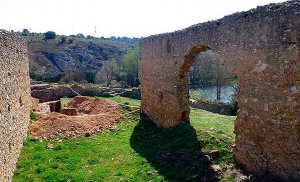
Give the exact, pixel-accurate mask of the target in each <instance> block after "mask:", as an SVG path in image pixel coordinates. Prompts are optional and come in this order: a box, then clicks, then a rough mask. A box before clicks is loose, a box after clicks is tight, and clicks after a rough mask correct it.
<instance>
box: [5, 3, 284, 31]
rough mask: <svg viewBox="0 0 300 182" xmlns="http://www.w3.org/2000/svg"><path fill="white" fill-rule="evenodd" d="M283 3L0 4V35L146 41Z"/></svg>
mask: <svg viewBox="0 0 300 182" xmlns="http://www.w3.org/2000/svg"><path fill="white" fill-rule="evenodd" d="M277 2H284V0H0V4H1V6H0V29H6V30H15V31H21V30H22V29H23V28H27V29H29V31H32V32H46V31H48V30H52V31H55V32H57V33H58V34H65V35H70V34H77V33H83V34H85V35H93V36H105V37H109V36H128V37H141V36H143V37H146V36H149V35H152V34H158V33H164V32H172V31H175V30H179V29H183V28H186V27H188V26H190V25H193V24H197V23H200V22H206V21H209V20H214V19H219V18H222V17H223V16H225V15H229V14H231V13H235V12H238V11H245V10H249V9H252V8H255V7H257V6H261V5H266V4H269V3H277Z"/></svg>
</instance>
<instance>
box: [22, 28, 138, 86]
mask: <svg viewBox="0 0 300 182" xmlns="http://www.w3.org/2000/svg"><path fill="white" fill-rule="evenodd" d="M22 36H23V38H24V39H26V40H27V43H28V51H29V60H30V75H31V77H32V78H34V79H38V80H44V81H54V82H57V81H58V80H59V79H60V78H61V77H62V76H63V75H64V74H65V73H66V72H67V71H74V70H76V72H78V71H79V72H82V73H83V74H87V73H93V72H95V71H97V70H99V68H101V66H102V65H103V62H105V61H109V60H113V59H114V60H116V61H117V62H118V61H121V59H122V57H123V56H124V54H126V53H127V51H128V50H130V49H133V48H136V47H137V43H138V39H137V38H135V39H129V41H128V40H127V41H123V40H121V39H120V40H118V39H115V40H112V39H105V38H89V39H88V38H78V37H76V36H68V37H65V38H66V39H65V41H62V37H64V36H56V38H55V39H45V38H44V35H43V34H37V33H28V34H23V35H22ZM130 40H131V41H130Z"/></svg>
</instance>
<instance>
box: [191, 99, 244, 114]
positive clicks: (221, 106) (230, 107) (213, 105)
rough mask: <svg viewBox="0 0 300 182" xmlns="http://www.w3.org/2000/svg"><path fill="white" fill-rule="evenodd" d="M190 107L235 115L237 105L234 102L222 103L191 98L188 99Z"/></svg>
mask: <svg viewBox="0 0 300 182" xmlns="http://www.w3.org/2000/svg"><path fill="white" fill-rule="evenodd" d="M189 105H190V107H193V108H198V109H203V110H206V111H210V112H213V113H218V114H222V115H229V116H236V112H237V109H238V108H237V107H236V106H235V105H234V104H229V103H223V102H210V101H201V100H193V99H190V101H189Z"/></svg>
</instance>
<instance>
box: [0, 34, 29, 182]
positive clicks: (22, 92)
mask: <svg viewBox="0 0 300 182" xmlns="http://www.w3.org/2000/svg"><path fill="white" fill-rule="evenodd" d="M28 69H29V66H28V57H27V45H26V43H25V42H24V41H23V40H21V39H20V38H19V37H17V36H15V35H13V34H10V33H8V32H5V31H2V30H0V181H1V182H2V181H3V182H5V181H11V180H12V176H13V172H14V170H15V165H16V162H17V159H18V156H19V152H20V149H21V147H22V144H23V140H24V139H25V137H26V133H27V127H28V124H29V109H30V102H31V100H30V87H29V85H30V84H29V73H28Z"/></svg>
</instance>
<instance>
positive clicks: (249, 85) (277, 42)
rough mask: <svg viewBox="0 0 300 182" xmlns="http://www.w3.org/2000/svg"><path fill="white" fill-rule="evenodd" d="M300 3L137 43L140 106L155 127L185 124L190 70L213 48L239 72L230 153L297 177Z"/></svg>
mask: <svg viewBox="0 0 300 182" xmlns="http://www.w3.org/2000/svg"><path fill="white" fill-rule="evenodd" d="M295 12H300V3H299V1H289V2H286V3H282V4H272V5H268V6H265V7H259V8H258V9H256V10H251V11H248V12H243V13H238V14H233V15H230V16H226V17H224V18H223V19H220V20H218V21H212V22H207V23H203V24H198V25H195V26H192V27H189V28H187V29H184V30H181V31H177V32H173V33H168V34H161V35H156V36H150V37H147V38H144V39H142V40H141V42H140V60H139V78H140V83H141V87H140V88H141V94H142V102H141V109H142V111H143V113H144V114H146V115H147V116H149V118H150V119H151V120H152V121H153V122H154V123H155V124H156V125H157V126H158V127H172V126H175V125H177V124H178V123H180V122H182V121H188V118H189V106H188V87H187V78H186V73H187V70H188V69H189V67H190V66H191V65H192V64H193V63H194V61H195V59H194V57H195V56H196V55H198V54H199V52H201V51H205V50H207V49H212V50H214V51H215V52H216V53H218V54H219V55H220V56H221V57H222V58H224V60H225V65H226V67H227V68H228V69H229V71H230V72H231V73H233V74H234V75H236V76H237V77H238V87H239V88H238V92H237V100H238V103H239V108H240V110H239V112H238V116H237V119H236V121H235V129H234V132H235V134H236V140H235V147H234V149H233V154H234V157H235V159H236V160H237V161H238V162H239V163H240V164H241V165H242V166H244V167H245V168H246V169H247V170H249V171H252V172H254V173H257V174H264V173H271V174H272V175H275V176H280V177H283V178H285V179H294V180H295V179H296V180H299V179H300V174H299V171H300V110H299V108H300V72H299V65H300V56H299V54H300V53H299V46H300V43H299V37H300V16H299V15H298V14H297V13H295Z"/></svg>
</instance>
